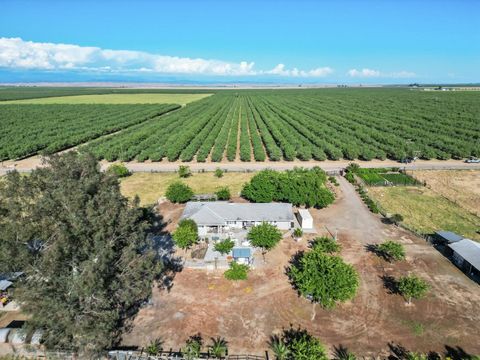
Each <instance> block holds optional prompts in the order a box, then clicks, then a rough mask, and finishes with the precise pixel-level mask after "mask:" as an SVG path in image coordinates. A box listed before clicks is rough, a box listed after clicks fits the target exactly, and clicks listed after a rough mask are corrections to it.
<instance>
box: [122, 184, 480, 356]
mask: <svg viewBox="0 0 480 360" xmlns="http://www.w3.org/2000/svg"><path fill="white" fill-rule="evenodd" d="M338 181H339V182H340V191H339V195H338V198H337V200H336V202H335V203H334V204H333V205H332V206H330V207H329V208H327V209H323V210H312V211H311V213H312V215H313V217H314V221H315V226H316V228H317V230H318V231H319V233H322V234H323V233H326V230H325V227H327V228H328V229H329V231H331V232H333V233H334V232H337V231H338V239H339V242H340V243H341V245H342V251H341V256H342V257H343V258H344V259H345V260H346V261H347V262H348V263H351V264H353V266H354V267H355V268H356V269H357V271H358V273H359V275H360V279H361V280H360V287H359V290H358V293H357V296H356V297H355V299H353V300H352V301H350V302H347V303H345V304H341V305H339V306H337V307H336V308H335V309H333V310H323V309H321V308H320V307H318V306H312V304H311V303H310V302H309V301H307V300H305V299H304V298H301V297H299V296H298V295H297V293H296V292H295V291H294V290H293V289H292V288H291V286H290V284H289V282H288V278H287V276H286V275H285V267H286V266H288V264H289V260H290V259H291V257H292V255H293V254H295V253H296V252H297V251H298V250H302V249H306V248H307V240H308V238H309V237H304V238H303V239H302V241H300V242H298V243H297V242H295V241H293V240H292V239H290V238H285V239H283V240H282V241H281V243H280V244H279V246H277V247H276V248H275V249H274V250H273V251H271V252H270V253H268V254H267V264H265V265H264V264H262V263H261V260H260V259H256V263H257V264H259V265H260V266H258V267H257V268H256V269H253V270H251V271H250V274H249V279H248V280H246V281H241V282H230V281H227V280H225V279H224V278H223V274H222V272H219V271H211V272H207V271H204V270H192V269H185V270H183V271H182V272H180V273H177V274H176V276H175V278H174V279H173V287H172V288H171V289H170V291H166V290H161V289H157V288H155V289H154V291H153V305H151V306H149V307H146V308H144V309H142V310H141V311H140V313H139V314H138V315H137V317H136V319H135V320H134V322H133V324H132V328H131V330H130V331H128V332H127V333H125V335H124V340H123V342H124V344H125V345H139V346H143V345H146V344H147V343H148V342H149V341H151V340H153V339H156V338H160V339H161V340H162V341H163V343H164V348H173V349H179V348H180V347H182V346H183V345H184V344H185V340H186V339H187V338H188V337H189V336H191V335H194V334H197V333H200V334H201V335H202V336H203V338H204V339H205V340H206V341H207V342H208V341H209V339H210V337H213V336H223V337H225V338H226V340H227V341H228V342H229V349H230V353H231V354H246V353H250V354H259V355H261V354H263V353H264V351H265V350H266V349H268V340H269V337H270V335H271V334H273V333H279V332H281V331H282V328H288V327H289V326H290V324H292V325H293V326H295V327H296V326H301V327H303V328H306V329H308V330H309V331H310V332H311V333H312V334H314V335H315V336H317V337H319V338H320V339H321V341H322V342H324V343H325V344H326V345H327V346H328V347H329V349H330V350H331V351H333V349H334V347H338V346H340V345H342V346H345V347H347V348H348V349H349V350H350V351H353V352H355V353H356V354H357V355H365V356H373V355H388V354H390V350H389V344H394V345H397V344H400V345H402V346H404V347H406V348H408V349H410V350H413V351H425V352H426V351H438V352H441V353H443V352H445V351H446V349H447V347H449V346H450V347H457V346H458V347H461V348H462V349H463V350H465V351H467V352H470V353H480V342H478V333H479V331H480V313H479V312H478V309H477V305H476V304H478V303H480V287H479V286H478V285H477V284H476V283H474V282H472V281H471V280H469V279H468V278H467V277H466V276H465V275H464V274H463V273H461V272H460V271H459V270H458V269H457V268H456V267H455V266H453V265H452V264H451V263H450V262H449V261H448V260H447V259H445V258H444V257H443V256H442V255H441V254H440V253H438V252H437V251H436V250H435V249H433V248H432V247H431V246H430V245H428V244H426V243H425V242H424V240H423V239H420V238H417V237H415V236H413V235H412V234H410V233H408V232H406V231H404V230H402V229H399V228H397V227H395V226H392V225H387V224H384V223H382V221H381V218H380V217H378V216H376V215H374V214H372V213H370V212H369V211H368V209H367V208H366V207H365V205H364V204H363V203H362V201H361V200H360V198H359V197H358V195H357V194H356V192H355V190H354V188H353V187H352V186H351V185H350V184H349V183H347V182H346V181H345V179H343V178H339V179H338ZM172 206H173V205H169V206H166V209H165V211H163V212H162V210H161V208H160V212H162V214H163V215H164V216H165V220H166V221H169V220H170V221H171V223H170V224H169V227H170V229H173V228H174V225H175V222H176V221H178V217H179V214H180V213H181V207H179V211H174V210H173V209H172ZM312 236H313V235H310V237H312ZM385 239H395V240H398V241H400V242H401V243H403V244H404V245H405V248H406V253H407V259H406V261H402V262H400V263H395V264H389V263H387V262H385V261H384V260H382V259H380V258H378V257H377V256H376V255H374V254H373V253H371V252H368V251H367V250H366V246H367V245H369V244H375V243H379V242H382V241H384V240H385ZM408 273H415V274H417V275H418V276H421V277H423V278H425V279H426V280H427V281H428V282H429V283H430V284H431V287H432V289H431V292H430V293H429V295H428V296H427V297H426V298H425V299H422V300H418V301H415V302H414V304H413V305H410V306H407V305H406V304H405V301H404V299H403V298H402V297H401V296H400V295H398V294H392V293H390V292H389V290H388V289H387V288H386V287H385V284H384V282H383V279H382V276H393V277H398V276H402V275H404V274H408ZM312 319H313V320H312Z"/></svg>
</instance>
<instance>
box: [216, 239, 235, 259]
mask: <svg viewBox="0 0 480 360" xmlns="http://www.w3.org/2000/svg"><path fill="white" fill-rule="evenodd" d="M234 246H235V243H234V242H233V240H232V239H230V238H228V239H225V240H223V241H220V242H218V243H216V244H215V246H214V249H215V251H218V252H219V253H220V254H222V255H226V254H228V253H229V252H230V251H232V249H233V247H234Z"/></svg>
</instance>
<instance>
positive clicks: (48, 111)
mask: <svg viewBox="0 0 480 360" xmlns="http://www.w3.org/2000/svg"><path fill="white" fill-rule="evenodd" d="M178 108H180V105H177V104H156V105H153V104H141V105H127V104H122V105H109V104H90V105H72V104H65V105H14V104H5V105H0V133H1V134H2V136H1V137H0V160H7V159H18V158H23V157H27V156H30V155H34V154H37V153H39V152H41V153H45V154H51V153H54V152H57V151H61V150H64V149H67V148H69V147H73V146H76V145H78V144H82V143H85V142H87V141H89V140H92V139H95V138H97V137H99V136H102V135H106V134H110V133H113V132H116V131H119V130H122V129H125V128H127V127H129V126H133V125H135V124H139V123H142V122H145V121H155V119H156V118H157V117H159V116H160V115H163V114H165V113H168V112H170V111H173V110H175V109H178Z"/></svg>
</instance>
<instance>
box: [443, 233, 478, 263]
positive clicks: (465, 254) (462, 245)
mask: <svg viewBox="0 0 480 360" xmlns="http://www.w3.org/2000/svg"><path fill="white" fill-rule="evenodd" d="M448 246H449V247H450V248H451V249H452V250H453V251H455V252H456V253H457V254H458V255H460V256H461V257H462V258H463V259H465V260H466V261H468V263H469V264H471V265H472V266H473V267H474V268H475V269H477V270H480V244H479V243H477V242H475V241H473V240H470V239H463V240H461V241H458V242H455V243H453V244H448Z"/></svg>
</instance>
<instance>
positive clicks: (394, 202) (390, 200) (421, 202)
mask: <svg viewBox="0 0 480 360" xmlns="http://www.w3.org/2000/svg"><path fill="white" fill-rule="evenodd" d="M369 194H370V195H372V196H373V198H374V199H375V200H377V201H378V202H379V203H380V205H381V206H382V207H383V208H384V209H385V210H386V211H387V212H389V213H392V214H393V213H398V214H402V215H403V217H404V219H405V220H404V223H405V225H407V226H409V227H411V228H413V229H415V230H417V231H419V232H421V233H424V234H430V233H433V232H435V231H437V230H449V231H454V232H456V233H458V234H461V235H463V236H466V237H469V238H471V239H475V240H479V241H480V234H478V233H477V231H478V230H480V218H479V217H477V216H475V215H474V214H472V213H471V212H470V211H468V210H466V209H464V208H463V207H461V206H459V205H458V204H455V203H453V202H452V201H450V200H448V199H447V198H445V197H443V196H441V195H439V194H438V193H436V192H434V191H433V190H431V189H428V188H423V187H375V188H369Z"/></svg>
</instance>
